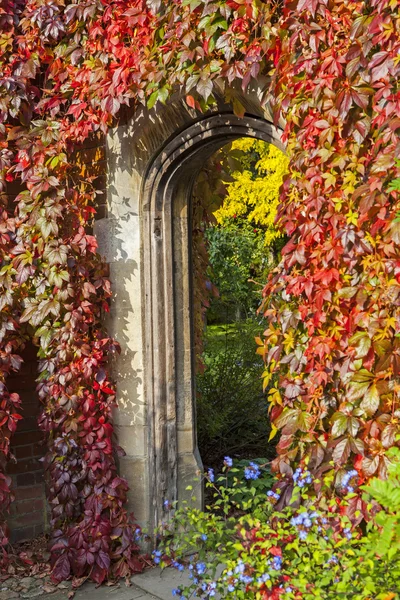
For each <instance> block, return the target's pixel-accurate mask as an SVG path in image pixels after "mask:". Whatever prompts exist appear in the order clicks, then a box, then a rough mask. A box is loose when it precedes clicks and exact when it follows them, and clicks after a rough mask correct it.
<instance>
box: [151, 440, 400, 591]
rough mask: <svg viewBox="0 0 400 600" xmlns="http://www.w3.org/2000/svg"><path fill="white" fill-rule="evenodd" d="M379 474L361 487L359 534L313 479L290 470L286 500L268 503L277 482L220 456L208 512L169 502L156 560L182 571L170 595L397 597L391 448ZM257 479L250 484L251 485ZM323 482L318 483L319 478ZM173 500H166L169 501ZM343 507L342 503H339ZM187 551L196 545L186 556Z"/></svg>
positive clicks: (398, 506) (396, 481)
mask: <svg viewBox="0 0 400 600" xmlns="http://www.w3.org/2000/svg"><path fill="white" fill-rule="evenodd" d="M389 457H390V460H391V464H390V466H389V475H388V480H387V481H382V480H379V479H377V478H375V479H372V480H371V481H370V483H369V484H368V485H366V486H362V487H361V491H362V493H363V499H364V501H365V503H366V506H367V508H368V510H369V511H370V512H371V520H370V522H369V524H368V527H367V528H366V530H364V532H363V531H362V530H361V529H353V528H352V526H351V523H350V521H349V519H348V517H345V516H339V515H338V514H337V513H336V510H335V509H334V504H336V503H335V501H334V500H332V501H330V502H327V503H326V504H325V505H321V504H320V503H319V504H318V506H317V505H316V503H315V500H316V496H315V493H314V491H313V485H312V484H313V483H315V482H313V477H312V475H311V473H310V472H309V471H308V470H307V467H304V468H303V469H301V468H298V469H296V470H295V471H294V473H293V492H292V494H293V495H292V498H291V502H290V504H289V506H287V507H286V508H285V509H283V510H282V511H278V510H277V509H276V505H277V503H278V501H279V495H280V490H279V487H276V484H275V485H274V488H275V491H274V490H273V489H271V486H272V481H271V480H268V479H265V476H264V477H263V473H262V469H263V467H262V465H259V464H258V463H255V462H250V463H249V462H248V463H247V466H246V467H244V468H243V466H241V468H238V465H237V463H236V462H233V461H232V460H231V458H230V457H226V458H225V463H224V468H223V470H222V473H221V474H220V475H219V476H218V477H216V476H215V475H214V472H212V471H209V472H208V474H207V475H206V479H207V482H208V483H207V485H208V487H209V488H210V489H211V490H212V491H213V503H212V506H210V507H208V508H209V509H210V510H209V511H207V512H202V511H200V510H198V509H193V508H190V506H186V507H184V508H180V509H178V510H177V511H176V512H175V514H174V518H173V521H172V525H170V526H169V528H167V529H166V530H164V532H163V539H162V543H161V545H160V547H159V549H158V550H156V552H155V553H154V554H155V557H156V562H158V563H159V564H161V565H164V566H166V565H172V566H173V567H174V568H176V569H178V570H180V571H182V570H185V569H186V570H187V571H188V573H189V575H190V580H191V584H190V585H189V586H187V587H183V586H182V587H180V588H176V589H175V590H174V594H175V596H177V597H178V598H186V599H187V598H191V597H200V598H212V597H213V596H215V595H216V594H221V597H222V598H239V599H243V600H245V599H249V600H250V599H256V600H280V599H287V600H289V599H293V600H295V599H298V600H299V599H301V600H311V599H317V598H320V599H321V600H322V599H324V600H327V599H330V598H331V599H332V600H337V599H340V598H343V599H352V600H371V599H372V598H374V599H375V600H396V599H398V598H400V586H399V579H400V568H399V565H400V560H399V559H400V556H399V552H400V545H399V540H400V536H399V533H400V531H399V527H400V453H399V451H398V449H397V448H396V449H392V451H391V452H390V453H389ZM346 479H347V490H346V496H345V497H344V498H343V499H342V501H341V503H340V504H341V508H343V509H345V507H346V506H347V505H348V504H349V503H350V502H351V498H352V496H354V489H353V488H352V485H350V484H353V485H357V483H358V481H359V477H358V473H357V471H348V472H347V476H346ZM257 484H259V485H257ZM327 485H328V482H327ZM171 508H173V507H171ZM343 512H345V511H343ZM193 549H196V550H198V552H197V553H196V554H193Z"/></svg>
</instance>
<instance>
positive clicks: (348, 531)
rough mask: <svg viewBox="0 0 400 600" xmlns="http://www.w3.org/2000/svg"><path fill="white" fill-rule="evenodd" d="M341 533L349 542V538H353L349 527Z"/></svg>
mask: <svg viewBox="0 0 400 600" xmlns="http://www.w3.org/2000/svg"><path fill="white" fill-rule="evenodd" d="M343 533H344V535H345V537H346V538H347V539H348V540H351V538H352V537H353V536H352V534H351V531H350V528H349V527H346V529H343Z"/></svg>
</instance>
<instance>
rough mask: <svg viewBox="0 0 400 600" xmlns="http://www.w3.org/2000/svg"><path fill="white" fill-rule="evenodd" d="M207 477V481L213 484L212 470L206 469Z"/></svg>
mask: <svg viewBox="0 0 400 600" xmlns="http://www.w3.org/2000/svg"><path fill="white" fill-rule="evenodd" d="M207 476H208V479H209V480H210V481H211V483H214V480H215V475H214V469H208V471H207Z"/></svg>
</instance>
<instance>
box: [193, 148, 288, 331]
mask: <svg viewBox="0 0 400 600" xmlns="http://www.w3.org/2000/svg"><path fill="white" fill-rule="evenodd" d="M213 161H214V162H213V165H212V167H210V166H209V165H208V167H206V172H205V173H203V177H201V178H199V181H198V184H197V187H196V191H195V194H196V195H197V197H201V203H202V205H203V206H204V205H206V206H207V207H208V211H209V212H211V213H212V214H213V217H214V219H215V220H213V219H210V220H209V221H208V222H207V223H204V224H205V227H204V234H205V240H206V245H207V249H208V257H209V269H208V277H209V279H210V281H211V282H212V284H213V285H214V286H215V287H216V288H217V289H218V291H219V296H218V297H213V298H211V307H210V309H209V311H208V314H207V319H208V321H209V322H229V321H234V320H239V319H240V318H243V317H244V318H248V317H250V316H252V315H253V316H254V315H255V312H256V310H257V308H258V306H259V304H260V300H261V291H262V287H263V286H264V284H265V282H266V280H267V277H268V273H269V272H270V271H271V269H272V268H273V267H274V266H275V265H276V264H277V261H278V259H279V253H280V249H281V247H282V246H283V244H284V243H285V237H284V236H283V234H282V232H281V231H280V230H279V228H278V227H276V225H275V218H276V214H277V207H278V204H279V190H280V187H281V185H282V182H283V177H284V175H285V173H286V171H287V167H288V158H287V157H286V156H285V155H284V154H283V153H282V152H281V151H280V150H279V149H278V148H276V147H275V146H272V145H271V144H267V143H266V142H262V141H260V140H254V139H250V138H241V139H239V140H236V141H235V142H233V143H232V144H231V145H230V146H229V148H225V149H223V150H222V151H221V152H220V153H219V154H218V155H217V156H216V157H214V159H213Z"/></svg>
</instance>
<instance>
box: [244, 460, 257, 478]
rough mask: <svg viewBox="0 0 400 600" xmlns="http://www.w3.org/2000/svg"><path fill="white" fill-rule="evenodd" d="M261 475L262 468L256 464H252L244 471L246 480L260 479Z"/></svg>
mask: <svg viewBox="0 0 400 600" xmlns="http://www.w3.org/2000/svg"><path fill="white" fill-rule="evenodd" d="M260 475H261V471H260V467H259V466H258V465H257V464H256V463H254V462H250V463H249V465H248V466H247V467H245V469H244V476H245V478H246V479H258V478H259V477H260Z"/></svg>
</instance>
